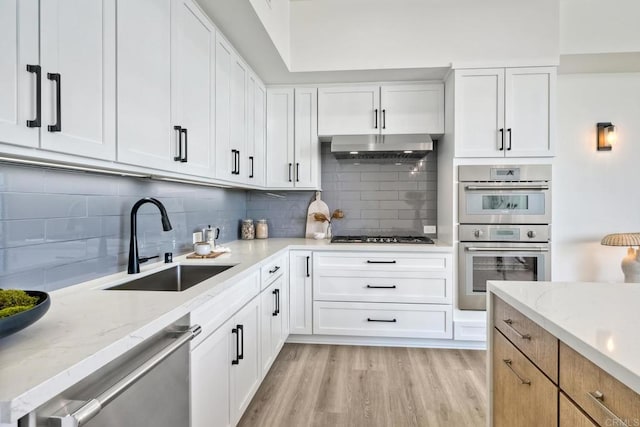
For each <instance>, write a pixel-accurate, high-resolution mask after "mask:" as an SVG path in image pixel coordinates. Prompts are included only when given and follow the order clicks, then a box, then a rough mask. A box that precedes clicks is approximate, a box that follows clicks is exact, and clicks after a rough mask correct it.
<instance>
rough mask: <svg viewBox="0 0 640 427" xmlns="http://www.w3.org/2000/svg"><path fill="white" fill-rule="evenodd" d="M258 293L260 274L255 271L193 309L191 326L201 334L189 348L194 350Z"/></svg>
mask: <svg viewBox="0 0 640 427" xmlns="http://www.w3.org/2000/svg"><path fill="white" fill-rule="evenodd" d="M259 293H260V273H259V271H258V270H257V269H256V270H255V271H254V272H252V273H251V274H249V276H247V277H245V278H244V279H240V280H239V281H238V283H236V284H234V285H232V286H231V287H230V288H229V289H227V290H225V291H224V292H222V293H221V294H219V295H216V296H214V297H213V298H212V299H211V300H209V301H207V302H205V303H204V304H202V305H201V306H200V307H197V308H196V309H194V310H193V311H192V312H191V325H200V326H202V333H201V334H200V335H198V336H197V337H195V338H194V339H193V340H192V341H191V343H190V344H191V348H192V349H193V348H196V346H197V345H198V344H199V343H200V342H201V341H203V340H205V339H206V338H207V337H208V336H209V335H210V334H211V333H212V332H214V331H215V330H216V329H218V328H219V327H220V326H221V325H222V324H223V323H224V322H225V321H226V320H227V319H229V318H230V317H231V316H233V315H234V314H235V313H236V312H237V311H238V310H240V309H241V308H242V307H244V306H245V305H246V304H247V303H248V302H249V301H251V300H252V299H253V298H254V297H255V296H257V295H258V294H259Z"/></svg>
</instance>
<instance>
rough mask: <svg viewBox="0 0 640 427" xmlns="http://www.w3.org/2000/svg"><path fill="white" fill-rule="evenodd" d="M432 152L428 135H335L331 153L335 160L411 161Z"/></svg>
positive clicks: (332, 140) (431, 144)
mask: <svg viewBox="0 0 640 427" xmlns="http://www.w3.org/2000/svg"><path fill="white" fill-rule="evenodd" d="M430 151H433V140H432V139H431V136H430V135H426V134H412V135H335V136H333V137H332V138H331V152H332V153H333V154H334V155H335V157H336V158H337V159H353V160H386V161H396V162H402V161H411V160H419V159H422V158H423V157H425V156H426V155H427V154H428V153H429V152H430Z"/></svg>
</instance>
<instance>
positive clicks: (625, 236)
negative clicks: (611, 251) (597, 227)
mask: <svg viewBox="0 0 640 427" xmlns="http://www.w3.org/2000/svg"><path fill="white" fill-rule="evenodd" d="M600 244H601V245H605V246H627V247H629V246H640V233H616V234H607V235H606V236H604V238H603V239H602V241H601V242H600Z"/></svg>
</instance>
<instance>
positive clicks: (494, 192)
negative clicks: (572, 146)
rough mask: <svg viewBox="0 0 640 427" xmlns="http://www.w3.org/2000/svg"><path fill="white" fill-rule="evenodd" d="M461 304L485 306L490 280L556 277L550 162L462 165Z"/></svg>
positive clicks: (473, 307) (459, 211) (473, 306)
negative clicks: (552, 265)
mask: <svg viewBox="0 0 640 427" xmlns="http://www.w3.org/2000/svg"><path fill="white" fill-rule="evenodd" d="M458 179H459V191H458V195H459V200H458V218H459V222H460V225H459V228H458V238H459V241H460V244H459V258H458V268H459V274H458V306H459V308H460V309H463V310H485V309H486V291H487V280H526V281H544V280H550V279H551V265H550V262H551V256H550V255H551V254H550V249H551V248H550V243H549V241H550V237H551V236H550V224H551V166H550V165H518V166H460V167H459V169H458Z"/></svg>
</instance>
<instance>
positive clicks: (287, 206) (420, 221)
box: [247, 143, 437, 237]
mask: <svg viewBox="0 0 640 427" xmlns="http://www.w3.org/2000/svg"><path fill="white" fill-rule="evenodd" d="M436 158H437V156H436V154H435V153H431V154H429V155H428V156H427V157H426V159H424V161H422V162H421V163H416V164H415V165H406V164H403V165H395V164H374V163H361V164H354V162H353V161H348V160H336V158H335V157H334V156H333V155H332V154H331V152H330V147H329V144H328V143H323V144H322V157H321V159H322V190H323V191H322V199H323V200H324V201H325V203H327V205H328V206H329V210H330V211H333V210H334V209H342V210H343V211H344V213H345V218H344V219H342V220H336V221H334V223H333V232H334V234H338V233H339V234H352V235H358V234H405V235H409V234H413V235H422V234H423V226H424V225H435V224H436V219H437V218H436V215H437V213H436V212H437V210H436V188H437V181H436V179H437V162H436ZM276 193H277V195H279V196H281V198H276V197H274V196H270V195H268V194H266V193H265V192H261V191H251V192H249V194H248V196H247V216H248V217H250V218H254V219H260V218H266V219H267V220H268V221H269V227H270V228H269V235H270V236H272V237H303V236H304V232H305V226H306V215H307V208H308V206H309V203H310V202H311V200H312V199H313V198H314V194H315V193H314V192H311V191H303V192H298V191H281V192H276Z"/></svg>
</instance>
